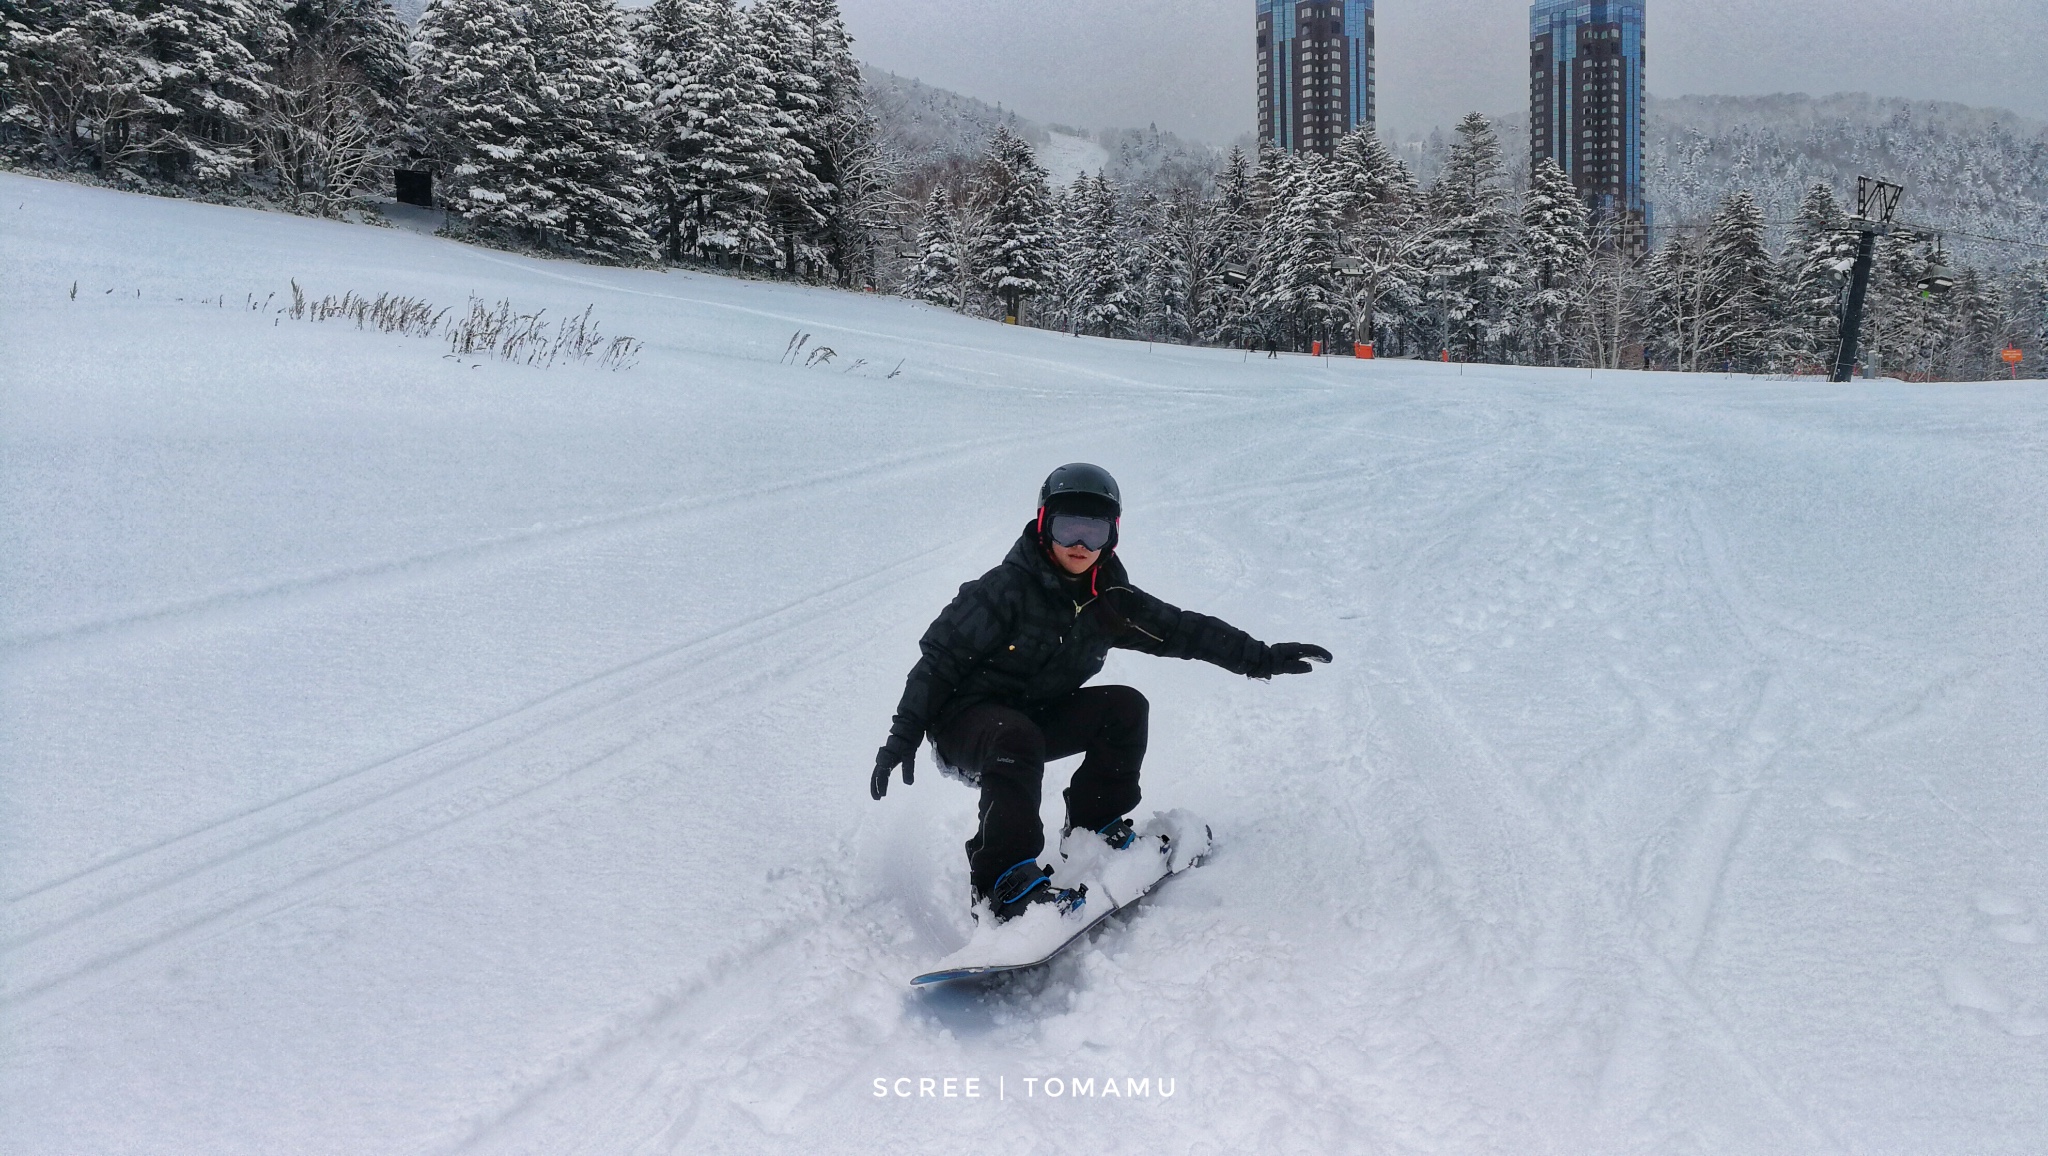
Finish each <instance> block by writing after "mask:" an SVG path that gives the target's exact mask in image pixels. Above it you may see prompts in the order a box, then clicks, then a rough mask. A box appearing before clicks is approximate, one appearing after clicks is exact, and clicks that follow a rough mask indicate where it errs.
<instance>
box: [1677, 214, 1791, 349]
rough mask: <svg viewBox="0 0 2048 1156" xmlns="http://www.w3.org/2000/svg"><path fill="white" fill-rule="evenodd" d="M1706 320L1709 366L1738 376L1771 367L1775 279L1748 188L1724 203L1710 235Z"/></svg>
mask: <svg viewBox="0 0 2048 1156" xmlns="http://www.w3.org/2000/svg"><path fill="white" fill-rule="evenodd" d="M1703 256H1704V259H1705V266H1706V276H1707V282H1706V285H1705V289H1706V294H1705V297H1704V309H1703V311H1702V316H1701V326H1702V329H1703V330H1704V332H1703V333H1702V341H1703V347H1702V350H1701V353H1702V357H1703V359H1704V361H1705V364H1704V365H1699V366H1695V368H1705V369H1715V368H1718V369H1722V370H1724V371H1733V372H1737V373H1762V372H1764V371H1765V370H1767V369H1769V368H1771V365H1772V361H1773V357H1772V354H1773V352H1774V347H1775V337H1776V333H1777V318H1776V316H1775V312H1776V296H1777V294H1776V293H1775V275H1776V270H1775V269H1774V268H1773V266H1772V264H1771V258H1770V255H1769V253H1768V252H1766V250H1765V249H1764V218H1763V211H1762V210H1761V209H1759V208H1758V207H1757V203H1756V198H1755V197H1753V196H1751V195H1750V193H1749V191H1748V190H1747V189H1738V190H1736V191H1735V192H1733V193H1731V194H1729V196H1728V198H1727V199H1726V200H1725V201H1723V202H1722V204H1721V208H1720V211H1718V212H1717V213H1715V214H1714V222H1713V226H1712V227H1711V228H1710V229H1708V231H1707V239H1706V251H1705V253H1704V254H1703Z"/></svg>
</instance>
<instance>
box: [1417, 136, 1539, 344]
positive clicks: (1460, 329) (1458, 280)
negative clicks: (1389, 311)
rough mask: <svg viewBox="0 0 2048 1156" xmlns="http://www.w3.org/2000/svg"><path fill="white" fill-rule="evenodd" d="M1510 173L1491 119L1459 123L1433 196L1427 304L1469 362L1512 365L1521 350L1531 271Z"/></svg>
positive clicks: (1439, 329)
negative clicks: (1521, 302) (1524, 293)
mask: <svg viewBox="0 0 2048 1156" xmlns="http://www.w3.org/2000/svg"><path fill="white" fill-rule="evenodd" d="M1502 173H1503V169H1502V165H1501V152H1500V138H1499V137H1498V136H1496V135H1495V134H1494V131H1493V125H1492V124H1491V123H1489V122H1488V121H1487V119H1486V118H1485V117H1484V116H1481V115H1480V114H1478V113H1476V112H1475V113H1471V114H1469V115H1467V116H1466V117H1465V119H1464V120H1463V121H1461V122H1459V124H1458V139H1457V140H1456V141H1455V142H1454V143H1453V144H1452V145H1451V149H1450V154H1449V156H1448V157H1446V159H1445V161H1444V169H1443V173H1442V175H1440V176H1439V177H1438V178H1437V182H1436V184H1435V185H1434V186H1432V187H1431V188H1430V192H1429V206H1430V216H1431V218H1432V224H1433V230H1432V237H1431V240H1430V243H1429V244H1428V246H1426V248H1425V250H1424V253H1423V264H1424V266H1425V268H1426V269H1427V270H1428V273H1429V289H1428V293H1427V303H1428V306H1429V308H1430V310H1431V312H1432V313H1433V314H1434V317H1433V318H1432V321H1433V322H1434V326H1433V328H1434V331H1435V333H1436V335H1437V336H1438V338H1439V340H1441V341H1442V343H1443V347H1444V348H1446V349H1448V350H1450V351H1451V354H1452V356H1455V357H1462V358H1464V359H1466V360H1473V361H1478V360H1486V359H1489V358H1495V359H1501V360H1505V359H1506V358H1507V356H1508V355H1509V353H1510V352H1511V351H1512V349H1513V347H1514V345H1515V344H1516V337H1517V326H1516V317H1515V304H1516V302H1515V298H1516V296H1517V295H1518V293H1519V291H1520V289H1521V286H1522V284H1523V271H1522V268H1521V262H1520V259H1519V256H1518V255H1517V253H1516V252H1515V238H1514V215H1513V214H1512V213H1511V212H1510V211H1509V210H1508V207H1507V204H1506V201H1507V195H1506V192H1505V190H1504V189H1503V188H1502V187H1501V177H1502Z"/></svg>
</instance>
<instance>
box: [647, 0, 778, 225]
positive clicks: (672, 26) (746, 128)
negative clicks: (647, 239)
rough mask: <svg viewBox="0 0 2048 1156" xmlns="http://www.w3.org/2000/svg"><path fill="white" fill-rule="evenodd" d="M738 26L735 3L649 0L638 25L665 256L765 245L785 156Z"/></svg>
mask: <svg viewBox="0 0 2048 1156" xmlns="http://www.w3.org/2000/svg"><path fill="white" fill-rule="evenodd" d="M745 31H746V22H745V21H744V20H743V19H742V17H741V13H740V11H739V9H738V8H737V6H736V5H735V4H734V3H733V0H655V3H654V4H653V5H652V6H651V7H650V8H649V9H648V11H647V15H646V17H645V18H644V19H643V21H642V22H641V26H640V40H639V45H638V54H639V60H640V65H641V71H642V73H643V75H644V78H645V80H646V82H647V84H648V86H649V90H650V94H651V96H650V108H649V113H648V119H649V124H648V138H649V149H650V153H651V156H650V158H649V161H650V166H651V171H650V174H649V183H650V184H651V186H652V188H653V200H654V203H655V213H656V220H657V230H658V232H659V233H660V235H661V238H662V240H663V242H664V244H665V246H666V248H667V250H668V254H669V257H670V259H671V260H681V259H682V258H683V257H684V256H695V257H711V258H715V259H717V260H720V261H737V262H739V263H740V264H743V265H744V264H745V263H746V262H747V261H748V260H749V259H751V257H752V256H754V255H757V254H760V253H762V252H764V251H766V250H769V249H770V248H772V240H773V239H772V237H771V236H770V234H769V231H768V225H767V211H768V196H769V191H770V189H771V188H773V187H774V184H775V181H776V179H777V177H778V174H779V173H780V171H781V167H782V164H783V162H784V157H785V154H784V152H783V149H782V143H781V138H780V137H778V136H777V135H776V132H775V127H774V123H773V113H772V104H773V101H774V96H775V94H774V92H773V90H772V89H770V88H769V86H768V83H767V78H766V73H765V70H764V69H762V68H761V66H760V64H759V63H758V62H757V61H756V60H755V59H754V56H753V53H752V50H751V48H750V47H749V46H748V44H747V43H746V41H745V39H744V35H745Z"/></svg>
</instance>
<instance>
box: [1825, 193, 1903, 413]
mask: <svg viewBox="0 0 2048 1156" xmlns="http://www.w3.org/2000/svg"><path fill="white" fill-rule="evenodd" d="M1905 191H1906V190H1905V187H1904V186H1902V185H1895V184H1892V183H1891V182H1890V181H1880V180H1874V179H1872V178H1870V177H1857V178H1856V215H1855V216H1854V217H1851V218H1849V221H1848V227H1849V228H1851V229H1853V230H1855V231H1856V232H1858V233H1861V234H1863V240H1862V241H1861V242H1860V243H1859V244H1858V245H1857V246H1856V268H1855V271H1854V272H1853V273H1852V274H1851V276H1850V281H1849V301H1848V304H1847V306H1846V307H1845V308H1844V309H1843V310H1842V348H1841V349H1840V351H1838V352H1837V353H1836V354H1835V372H1834V373H1833V374H1832V375H1831V376H1830V377H1829V378H1828V380H1830V381H1841V382H1846V381H1848V380H1849V378H1850V376H1851V375H1852V374H1854V373H1855V372H1856V343H1857V340H1858V339H1859V338H1860V337H1861V336H1862V331H1863V298H1864V296H1865V295H1866V294H1867V293H1869V291H1870V266H1871V263H1872V261H1873V260H1874V259H1875V258H1876V256H1877V239H1878V238H1879V237H1880V236H1884V235H1886V234H1888V233H1890V232H1891V231H1892V216H1893V214H1895V213H1897V212H1898V210H1899V197H1900V196H1901V195H1902V194H1904V193H1905Z"/></svg>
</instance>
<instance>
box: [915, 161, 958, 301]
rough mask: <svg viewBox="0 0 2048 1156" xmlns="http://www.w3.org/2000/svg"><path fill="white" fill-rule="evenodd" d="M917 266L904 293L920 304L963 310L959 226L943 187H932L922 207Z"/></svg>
mask: <svg viewBox="0 0 2048 1156" xmlns="http://www.w3.org/2000/svg"><path fill="white" fill-rule="evenodd" d="M917 250H918V256H917V265H916V266H915V267H914V268H913V269H912V271H911V275H910V284H909V285H908V286H906V287H905V288H906V292H907V293H908V294H909V295H910V296H912V297H915V298H917V299H919V300H921V301H929V302H931V303H932V304H934V305H943V306H945V307H946V308H948V309H960V310H964V309H966V307H967V302H966V301H965V299H964V298H963V297H962V296H961V291H962V290H963V289H964V288H965V286H964V285H963V284H962V281H963V278H962V276H961V272H962V271H961V268H960V243H959V222H958V220H957V219H956V218H955V215H954V212H953V198H952V196H951V195H950V194H948V193H947V192H946V186H944V185H934V186H932V195H931V196H930V197H929V198H927V199H926V200H925V203H924V229H923V231H922V232H921V233H919V235H918V239H917Z"/></svg>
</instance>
